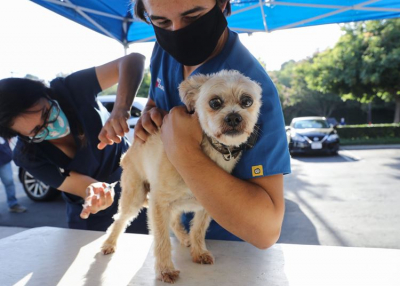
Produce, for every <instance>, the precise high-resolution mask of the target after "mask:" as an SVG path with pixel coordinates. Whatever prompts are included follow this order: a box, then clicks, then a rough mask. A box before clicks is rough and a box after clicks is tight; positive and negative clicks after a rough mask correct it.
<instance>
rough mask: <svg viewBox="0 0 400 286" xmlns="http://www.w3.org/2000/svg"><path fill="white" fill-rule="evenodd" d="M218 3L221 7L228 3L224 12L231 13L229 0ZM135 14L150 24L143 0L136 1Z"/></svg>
mask: <svg viewBox="0 0 400 286" xmlns="http://www.w3.org/2000/svg"><path fill="white" fill-rule="evenodd" d="M217 3H218V5H219V6H220V7H222V6H223V5H225V3H226V8H225V11H224V14H225V16H229V15H230V14H231V3H230V2H229V0H217ZM135 16H136V17H138V18H139V19H141V20H143V21H145V22H146V23H147V24H150V22H149V20H148V18H147V17H146V9H145V8H144V5H143V1H142V0H136V1H135Z"/></svg>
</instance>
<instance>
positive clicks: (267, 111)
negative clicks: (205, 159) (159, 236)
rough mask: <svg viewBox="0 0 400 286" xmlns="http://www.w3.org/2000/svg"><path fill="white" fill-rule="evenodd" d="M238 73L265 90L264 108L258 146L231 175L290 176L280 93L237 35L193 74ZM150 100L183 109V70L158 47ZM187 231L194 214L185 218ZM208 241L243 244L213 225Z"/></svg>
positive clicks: (154, 62) (151, 68)
mask: <svg viewBox="0 0 400 286" xmlns="http://www.w3.org/2000/svg"><path fill="white" fill-rule="evenodd" d="M224 69H228V70H237V71H239V72H241V73H242V74H244V75H245V76H247V77H249V78H251V79H252V80H255V81H256V82H258V83H259V84H260V85H261V87H262V99H261V100H262V106H261V110H260V116H259V119H258V122H257V124H258V125H259V126H260V129H261V131H260V132H259V134H260V136H259V137H258V140H257V142H256V144H255V146H254V147H253V148H252V149H250V150H246V151H244V152H243V153H242V156H241V159H240V161H239V162H238V163H237V165H236V166H235V168H234V170H233V172H232V174H233V175H234V176H235V177H237V178H240V179H244V180H247V179H251V178H255V177H262V176H269V175H275V174H288V173H290V172H291V169H290V155H289V150H288V143H287V139H286V132H285V124H284V119H283V113H282V108H281V104H280V101H279V96H278V93H277V90H276V88H275V86H274V84H273V83H272V81H271V79H270V78H269V76H268V74H267V73H266V71H265V70H264V68H263V67H262V66H261V65H260V63H259V62H258V60H257V59H255V58H254V57H253V56H252V55H251V54H250V52H249V51H248V50H247V49H246V47H244V46H243V45H242V43H241V42H240V40H239V37H238V35H237V33H235V32H233V31H231V30H229V37H228V40H227V42H226V44H225V46H224V48H223V49H222V51H221V52H220V53H219V54H218V55H217V56H215V57H214V58H212V59H211V60H209V61H208V62H206V63H204V64H203V65H201V66H200V67H198V68H197V69H196V70H195V71H194V72H193V73H192V74H193V75H194V74H212V73H216V72H219V71H221V70H224ZM150 70H151V86H150V92H149V93H150V98H151V99H152V100H153V101H154V102H155V103H156V106H157V107H159V108H162V109H164V110H167V111H169V110H170V109H171V108H173V107H174V106H178V105H183V103H182V102H181V100H180V97H179V91H178V86H179V84H180V83H181V82H182V80H183V66H182V65H181V64H180V63H178V62H177V61H176V60H175V59H174V58H173V57H171V56H170V55H169V54H168V53H166V52H165V51H164V50H163V49H162V48H161V47H160V46H159V45H158V44H157V43H156V44H155V46H154V50H153V55H152V58H151V63H150ZM182 219H183V223H184V224H185V226H186V228H188V225H189V223H188V222H189V221H190V219H191V214H187V215H185V216H183V217H182ZM206 238H208V239H222V240H240V239H239V238H237V237H236V236H234V235H233V234H231V233H229V232H227V231H226V230H225V229H223V228H222V227H221V226H220V225H218V224H217V223H216V222H215V221H212V222H211V224H210V227H209V229H208V231H207V234H206Z"/></svg>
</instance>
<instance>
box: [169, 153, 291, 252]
mask: <svg viewBox="0 0 400 286" xmlns="http://www.w3.org/2000/svg"><path fill="white" fill-rule="evenodd" d="M180 158H181V159H179V161H175V162H174V163H175V164H174V165H175V167H176V168H177V170H178V172H179V173H180V174H181V176H182V177H183V179H184V181H185V183H186V184H187V185H188V187H189V188H190V189H191V191H192V192H193V194H194V195H195V197H196V198H197V200H198V201H199V202H200V203H201V204H202V205H203V207H204V208H205V209H206V210H207V212H208V213H209V214H210V215H211V216H212V217H213V219H215V220H216V221H217V222H218V223H219V224H220V225H221V226H223V227H224V228H226V229H227V230H228V231H230V232H232V233H233V234H235V235H237V236H238V237H240V238H242V239H243V240H245V241H248V242H250V243H252V244H253V245H255V246H257V247H259V248H267V247H269V246H271V245H272V244H273V243H275V242H276V240H277V239H278V238H279V233H280V227H281V223H282V219H283V217H282V211H281V210H279V211H278V210H277V208H276V207H275V204H274V202H273V200H272V199H271V197H270V195H269V194H268V192H267V191H266V190H264V189H263V188H262V187H260V186H259V185H257V184H254V183H252V182H249V181H244V180H241V179H238V178H236V177H234V176H232V175H231V174H229V173H227V172H225V171H224V170H223V169H221V168H220V167H219V166H217V165H216V164H215V163H214V162H213V161H212V160H211V159H209V158H208V157H207V156H206V155H204V153H203V152H202V151H201V150H200V149H199V150H196V151H193V150H191V154H190V156H180Z"/></svg>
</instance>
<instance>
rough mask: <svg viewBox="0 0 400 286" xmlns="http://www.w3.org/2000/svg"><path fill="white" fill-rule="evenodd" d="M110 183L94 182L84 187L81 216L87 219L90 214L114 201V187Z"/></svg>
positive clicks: (103, 208)
mask: <svg viewBox="0 0 400 286" xmlns="http://www.w3.org/2000/svg"><path fill="white" fill-rule="evenodd" d="M110 186H111V185H110V184H107V183H102V182H96V183H93V184H90V185H89V187H87V189H86V199H85V204H84V205H83V210H82V212H81V218H82V219H87V218H88V217H89V215H90V214H95V213H97V212H99V211H102V210H105V209H106V208H108V207H109V206H111V205H112V203H113V201H114V195H115V193H114V188H113V187H112V186H111V187H110Z"/></svg>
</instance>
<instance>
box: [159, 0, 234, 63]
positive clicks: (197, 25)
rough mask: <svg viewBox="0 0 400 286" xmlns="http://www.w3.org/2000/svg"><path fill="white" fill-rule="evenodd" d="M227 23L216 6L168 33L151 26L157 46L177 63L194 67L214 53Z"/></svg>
mask: <svg viewBox="0 0 400 286" xmlns="http://www.w3.org/2000/svg"><path fill="white" fill-rule="evenodd" d="M227 25H228V23H227V22H226V19H225V16H224V14H223V13H222V11H221V9H220V8H219V6H218V5H215V6H214V8H212V9H211V10H210V11H209V12H208V13H207V14H205V15H203V16H201V17H200V18H199V19H197V20H196V21H195V22H193V23H191V24H190V25H188V26H186V27H184V28H182V29H179V30H176V31H168V30H165V29H162V28H160V27H157V26H155V25H153V28H154V33H155V34H156V38H157V42H158V44H159V45H160V46H161V47H162V48H163V49H164V50H165V51H166V52H167V53H168V54H170V55H171V56H172V57H174V58H175V59H176V60H177V61H178V62H179V63H181V64H183V65H185V66H196V65H199V64H201V63H203V62H204V61H205V60H206V59H207V58H208V57H209V56H210V55H211V53H212V52H213V51H214V49H215V47H216V46H217V43H218V40H219V38H220V37H221V35H222V33H223V32H224V30H225V28H226V26H227Z"/></svg>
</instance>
